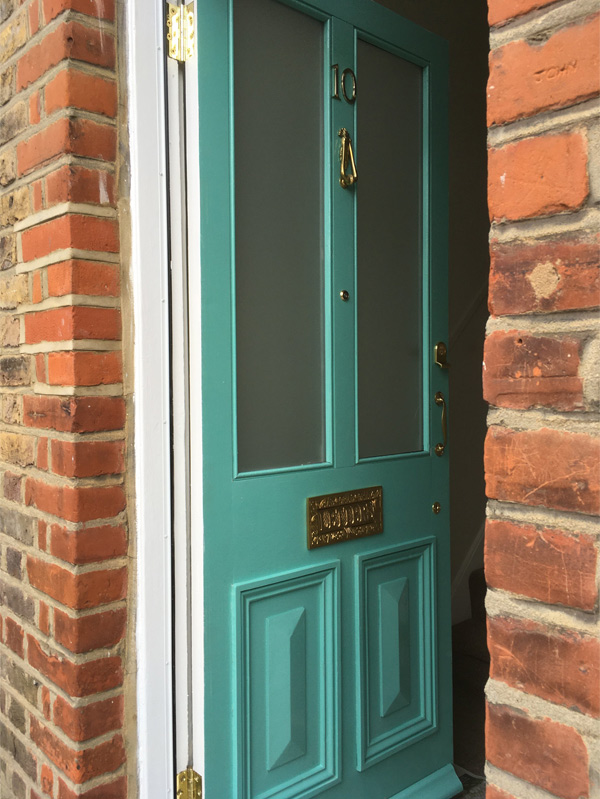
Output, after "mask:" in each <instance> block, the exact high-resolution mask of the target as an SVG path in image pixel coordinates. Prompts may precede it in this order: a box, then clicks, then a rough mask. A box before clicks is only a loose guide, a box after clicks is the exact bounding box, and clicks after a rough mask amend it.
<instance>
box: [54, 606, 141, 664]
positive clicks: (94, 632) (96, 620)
mask: <svg viewBox="0 0 600 799" xmlns="http://www.w3.org/2000/svg"><path fill="white" fill-rule="evenodd" d="M126 623H127V611H126V609H125V608H117V610H109V611H106V612H105V613H95V614H94V615H93V616H78V617H76V618H72V617H71V616H68V615H67V614H66V613H64V612H63V611H62V610H59V609H58V608H57V609H56V610H55V611H54V637H55V639H56V640H57V641H58V643H59V644H62V645H63V646H65V647H66V648H67V649H69V650H70V651H71V652H76V653H77V654H81V653H82V652H92V651H93V650H94V649H102V648H106V647H111V646H115V644H118V643H119V641H121V640H122V638H123V636H124V635H125V627H126Z"/></svg>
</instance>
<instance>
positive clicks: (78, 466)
mask: <svg viewBox="0 0 600 799" xmlns="http://www.w3.org/2000/svg"><path fill="white" fill-rule="evenodd" d="M0 436H1V434H0ZM0 441H1V438H0ZM51 446H52V471H53V472H55V473H56V474H60V475H63V476H64V477H98V476H100V475H104V474H121V473H122V472H123V471H124V468H125V462H124V458H123V454H124V444H123V442H122V441H53V442H52V445H51Z"/></svg>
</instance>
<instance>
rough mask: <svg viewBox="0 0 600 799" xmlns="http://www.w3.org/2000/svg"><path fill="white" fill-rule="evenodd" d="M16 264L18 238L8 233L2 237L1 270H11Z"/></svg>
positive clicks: (0, 239) (0, 294)
mask: <svg viewBox="0 0 600 799" xmlns="http://www.w3.org/2000/svg"><path fill="white" fill-rule="evenodd" d="M16 263H17V238H16V236H15V234H14V233H7V234H6V235H5V236H0V270H3V271H4V270H6V269H11V268H12V267H13V266H14V265H15V264H16ZM0 296H2V293H0Z"/></svg>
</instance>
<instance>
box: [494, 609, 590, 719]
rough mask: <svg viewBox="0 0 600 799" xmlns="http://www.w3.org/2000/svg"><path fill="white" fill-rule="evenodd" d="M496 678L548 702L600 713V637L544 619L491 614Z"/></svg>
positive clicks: (587, 712) (588, 712) (580, 710)
mask: <svg viewBox="0 0 600 799" xmlns="http://www.w3.org/2000/svg"><path fill="white" fill-rule="evenodd" d="M488 649H489V652H490V658H491V666H490V677H492V679H495V680H500V681H501V682H504V683H507V684H508V685H510V686H512V687H513V688H517V689H518V690H520V691H525V692H526V693H528V694H533V695H535V696H539V697H541V698H542V699H546V700H547V701H548V702H554V703H555V704H559V705H564V706H565V707H570V708H571V709H572V710H578V711H579V712H580V713H586V714H588V715H591V716H596V717H598V716H600V641H598V640H597V639H596V638H592V637H590V636H585V635H581V634H579V633H576V632H573V631H568V632H560V631H552V630H550V629H548V628H546V627H544V626H542V625H541V624H536V623H535V622H530V621H524V620H520V619H511V618H503V617H488Z"/></svg>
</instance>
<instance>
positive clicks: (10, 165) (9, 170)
mask: <svg viewBox="0 0 600 799" xmlns="http://www.w3.org/2000/svg"><path fill="white" fill-rule="evenodd" d="M16 178H17V152H16V150H7V151H5V152H3V153H2V154H1V155H0V186H10V184H11V183H14V182H15V180H16Z"/></svg>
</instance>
